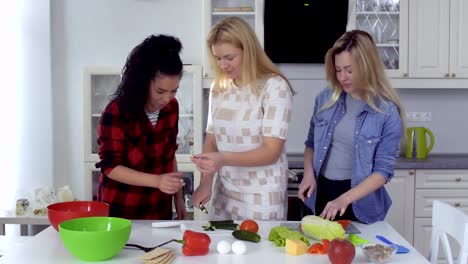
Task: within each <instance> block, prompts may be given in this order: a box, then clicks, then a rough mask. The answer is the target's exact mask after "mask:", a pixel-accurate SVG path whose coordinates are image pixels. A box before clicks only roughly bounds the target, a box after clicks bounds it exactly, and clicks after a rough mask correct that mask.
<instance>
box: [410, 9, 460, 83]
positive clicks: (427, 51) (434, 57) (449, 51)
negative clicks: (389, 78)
mask: <svg viewBox="0 0 468 264" xmlns="http://www.w3.org/2000/svg"><path fill="white" fill-rule="evenodd" d="M409 10H410V14H409V18H410V19H409V25H410V28H409V43H410V44H409V75H410V77H412V78H446V79H456V78H468V50H467V49H466V47H467V46H468V31H467V30H466V25H467V24H468V2H467V1H466V0H411V1H410V6H409Z"/></svg>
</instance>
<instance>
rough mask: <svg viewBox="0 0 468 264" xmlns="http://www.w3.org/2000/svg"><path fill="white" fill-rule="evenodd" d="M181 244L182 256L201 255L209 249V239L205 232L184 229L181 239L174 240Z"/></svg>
mask: <svg viewBox="0 0 468 264" xmlns="http://www.w3.org/2000/svg"><path fill="white" fill-rule="evenodd" d="M176 242H178V243H181V244H182V254H184V256H203V255H206V254H208V252H209V251H210V243H211V239H210V236H208V235H207V234H205V233H200V232H194V231H190V230H186V231H185V232H184V236H183V239H182V240H176Z"/></svg>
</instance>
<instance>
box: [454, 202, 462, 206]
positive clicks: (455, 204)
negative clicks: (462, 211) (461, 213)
mask: <svg viewBox="0 0 468 264" xmlns="http://www.w3.org/2000/svg"><path fill="white" fill-rule="evenodd" d="M460 205H461V203H460V202H456V203H454V204H453V206H455V207H460Z"/></svg>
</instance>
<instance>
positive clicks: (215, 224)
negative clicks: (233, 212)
mask: <svg viewBox="0 0 468 264" xmlns="http://www.w3.org/2000/svg"><path fill="white" fill-rule="evenodd" d="M202 228H203V230H205V231H215V230H216V229H226V230H237V229H239V225H238V224H236V223H234V220H221V221H208V224H207V225H204V226H202Z"/></svg>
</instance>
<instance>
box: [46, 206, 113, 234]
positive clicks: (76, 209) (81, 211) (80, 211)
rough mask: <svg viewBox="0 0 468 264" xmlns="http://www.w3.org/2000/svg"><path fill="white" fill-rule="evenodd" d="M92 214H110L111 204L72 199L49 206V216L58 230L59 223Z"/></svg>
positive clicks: (51, 222)
mask: <svg viewBox="0 0 468 264" xmlns="http://www.w3.org/2000/svg"><path fill="white" fill-rule="evenodd" d="M90 216H109V204H107V203H104V202H98V201H72V202H62V203H54V204H51V205H49V206H47V217H48V218H49V222H50V224H51V225H52V226H53V227H54V228H55V230H57V231H59V229H58V226H59V224H60V223H62V222H63V221H65V220H69V219H74V218H82V217H90Z"/></svg>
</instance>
